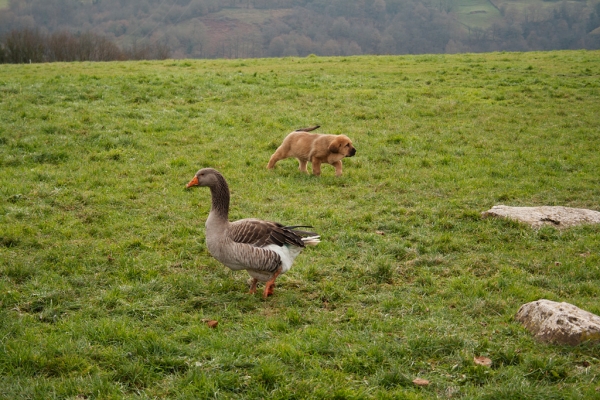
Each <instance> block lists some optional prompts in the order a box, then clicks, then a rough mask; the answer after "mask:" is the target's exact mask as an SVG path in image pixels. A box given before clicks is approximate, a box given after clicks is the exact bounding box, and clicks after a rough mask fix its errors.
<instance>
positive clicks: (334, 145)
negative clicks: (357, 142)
mask: <svg viewBox="0 0 600 400" xmlns="http://www.w3.org/2000/svg"><path fill="white" fill-rule="evenodd" d="M340 147H342V141H341V140H340V138H339V137H336V138H335V139H333V141H332V142H331V144H330V145H329V151H330V152H331V153H339V152H340Z"/></svg>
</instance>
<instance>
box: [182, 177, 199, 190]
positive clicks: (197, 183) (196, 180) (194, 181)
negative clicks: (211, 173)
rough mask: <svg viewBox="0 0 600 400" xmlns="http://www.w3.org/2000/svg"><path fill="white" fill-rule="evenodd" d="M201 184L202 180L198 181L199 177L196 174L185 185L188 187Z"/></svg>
mask: <svg viewBox="0 0 600 400" xmlns="http://www.w3.org/2000/svg"><path fill="white" fill-rule="evenodd" d="M199 184H200V182H198V177H197V176H194V179H192V180H191V181H189V182H188V184H187V185H185V187H186V189H189V188H191V187H192V186H198V185H199Z"/></svg>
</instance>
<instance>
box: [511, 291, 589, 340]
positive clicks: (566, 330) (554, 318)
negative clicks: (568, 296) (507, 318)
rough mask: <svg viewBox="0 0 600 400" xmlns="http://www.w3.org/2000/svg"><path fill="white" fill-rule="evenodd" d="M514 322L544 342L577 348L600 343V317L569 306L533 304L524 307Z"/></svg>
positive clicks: (547, 303)
mask: <svg viewBox="0 0 600 400" xmlns="http://www.w3.org/2000/svg"><path fill="white" fill-rule="evenodd" d="M515 319H516V320H517V321H519V322H520V323H521V324H523V326H524V327H525V328H526V329H527V330H528V331H529V332H531V333H532V334H533V335H534V336H535V338H536V339H538V340H540V341H542V342H548V343H556V344H568V345H573V346H576V345H578V344H580V343H583V342H585V341H592V342H598V341H600V317H599V316H597V315H595V314H592V313H590V312H588V311H585V310H582V309H581V308H579V307H576V306H574V305H572V304H569V303H564V302H563V303H557V302H555V301H551V300H545V299H541V300H537V301H533V302H531V303H527V304H524V305H522V306H521V308H519V311H518V312H517V314H516V315H515Z"/></svg>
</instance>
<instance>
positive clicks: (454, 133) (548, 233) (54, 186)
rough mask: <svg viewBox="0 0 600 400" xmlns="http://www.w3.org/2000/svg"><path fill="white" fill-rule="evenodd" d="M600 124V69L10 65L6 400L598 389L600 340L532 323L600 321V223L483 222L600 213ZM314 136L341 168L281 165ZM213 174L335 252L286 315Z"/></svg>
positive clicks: (3, 237) (554, 58)
mask: <svg viewBox="0 0 600 400" xmlns="http://www.w3.org/2000/svg"><path fill="white" fill-rule="evenodd" d="M599 115H600V52H586V51H564V52H547V53H538V52H532V53H493V54H460V55H436V56H432V55H423V56H399V57H345V58H320V57H307V58H286V59H253V60H198V61H190V60H178V61H173V60H167V61H156V62H119V63H70V64H60V63H56V64H33V65H2V66H0V120H1V121H2V124H0V170H1V174H0V260H2V261H1V264H0V321H2V322H1V323H0V349H1V351H0V398H3V399H20V398H21V399H25V398H27V399H66V398H69V399H91V398H98V399H111V398H112V399H118V398H129V399H147V398H174V399H187V398H189V399H191V398H194V399H199V398H256V399H258V398H273V399H291V398H298V399H301V398H315V399H317V398H323V399H331V398H337V399H367V398H378V399H388V398H389V399H392V398H394V399H397V398H407V399H418V398H419V399H420V398H465V399H467V398H468V399H474V398H479V399H501V398H503V399H515V398H519V399H584V398H585V399H590V398H597V397H598V396H599V393H600V381H599V377H600V344H584V345H581V346H578V347H565V346H557V345H548V344H541V343H537V342H536V341H535V340H534V339H533V338H532V337H531V336H530V334H529V333H527V332H526V331H525V330H524V329H523V328H522V327H521V326H520V325H519V324H518V323H516V322H515V320H514V318H513V317H514V314H515V313H516V312H517V310H518V308H519V307H520V306H521V305H522V304H524V303H526V302H529V301H533V300H537V299H540V298H546V299H551V300H556V301H566V302H569V303H572V304H575V305H577V306H579V307H581V308H584V309H586V310H588V311H590V312H593V313H595V314H600V301H599V299H600V251H599V249H600V227H598V226H582V227H577V228H573V229H569V230H565V231H559V230H556V229H554V228H543V229H540V230H537V231H535V230H532V229H530V228H528V227H526V226H523V225H521V224H519V223H515V222H510V221H503V220H495V219H481V218H480V213H481V212H482V211H485V210H487V209H489V208H490V207H492V206H493V205H496V204H506V205H513V206H539V205H564V206H572V207H584V208H591V209H596V210H600V205H599V204H598V199H600V174H599V173H598V171H600V154H599V152H598V149H599V148H600V118H599V117H598V116H599ZM311 124H320V125H321V126H322V128H321V129H320V130H319V131H320V132H327V133H334V134H339V133H345V134H347V135H348V136H350V137H351V138H352V139H353V141H354V144H355V146H356V148H357V155H356V157H354V158H351V159H347V160H346V161H345V162H344V175H343V176H342V177H341V178H336V177H335V176H334V170H333V168H332V167H331V166H328V165H325V166H323V175H322V176H321V177H320V178H316V177H313V176H306V175H302V174H301V173H299V172H298V170H297V163H296V161H295V160H291V159H290V160H285V161H282V162H280V163H279V164H278V165H277V167H276V169H275V170H273V171H267V170H266V169H265V167H266V164H267V161H268V159H269V156H270V155H271V153H272V152H273V151H274V149H275V148H276V147H277V146H278V144H279V143H280V142H281V140H282V139H283V137H284V136H285V135H286V134H287V133H288V132H289V131H291V130H293V129H295V128H299V127H303V126H308V125H311ZM208 166H210V167H214V168H217V169H218V170H220V171H221V172H222V173H223V174H224V175H225V177H226V178H227V179H228V181H229V184H230V187H231V189H232V210H231V216H230V217H231V218H232V219H238V218H244V217H258V218H264V219H271V220H276V221H280V222H283V223H286V224H294V225H295V224H310V225H313V226H314V230H315V231H317V232H318V233H320V234H321V236H322V243H321V244H320V245H319V246H317V247H315V248H310V249H307V250H306V251H304V252H303V253H302V254H301V255H300V256H299V257H298V258H297V260H296V263H295V265H294V267H293V268H292V270H291V271H290V272H288V273H287V274H286V275H284V276H282V277H281V278H280V279H279V280H278V285H277V288H276V289H275V295H274V296H272V297H270V298H268V299H267V300H266V301H263V300H262V298H261V296H260V295H256V296H250V295H248V294H247V293H246V292H247V290H248V287H247V285H246V281H247V275H246V274H245V273H243V272H238V273H233V272H230V271H229V270H228V269H227V268H225V267H223V266H222V265H221V264H219V263H218V262H217V261H215V260H214V259H213V258H212V257H211V256H210V255H209V253H208V252H207V250H206V247H205V244H204V221H205V219H206V217H207V215H208V211H209V208H210V193H209V191H208V190H207V189H205V188H199V189H197V190H188V191H186V190H184V185H185V184H186V183H187V182H188V181H189V180H190V179H191V178H192V177H193V175H194V173H195V172H196V171H197V170H198V169H199V168H201V167H208ZM206 320H216V321H218V323H219V324H218V327H217V328H216V329H211V328H209V327H208V326H207V324H206V323H205V321H206ZM475 356H485V357H489V358H490V359H491V360H492V362H493V364H492V366H491V367H490V368H487V367H483V366H478V365H475V364H474V363H473V357H475ZM415 378H421V379H426V380H428V381H429V382H430V384H429V385H428V386H423V387H420V386H416V385H415V384H413V383H412V381H413V380H414V379H415Z"/></svg>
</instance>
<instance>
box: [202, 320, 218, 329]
mask: <svg viewBox="0 0 600 400" xmlns="http://www.w3.org/2000/svg"><path fill="white" fill-rule="evenodd" d="M202 322H206V325H208V327H209V328H216V327H217V325H219V321H215V320H212V319H203V320H202Z"/></svg>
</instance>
